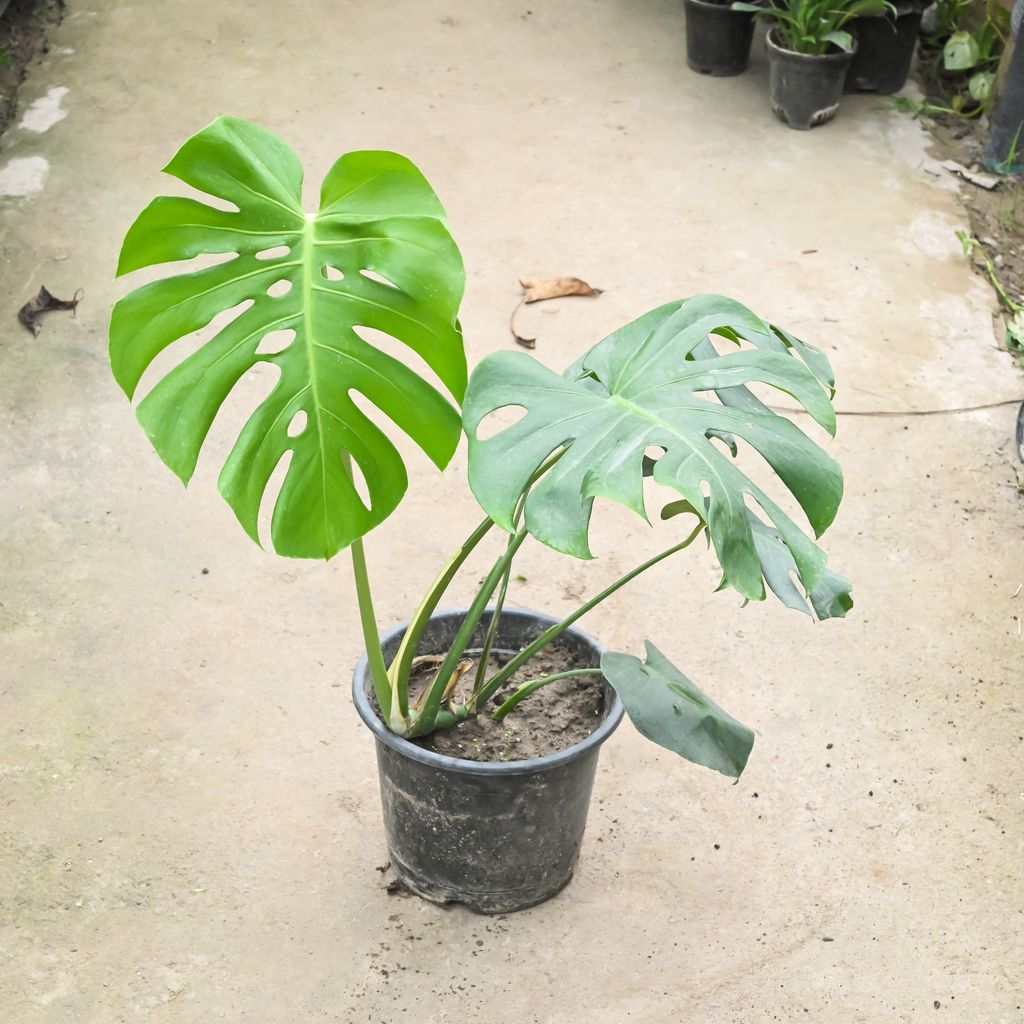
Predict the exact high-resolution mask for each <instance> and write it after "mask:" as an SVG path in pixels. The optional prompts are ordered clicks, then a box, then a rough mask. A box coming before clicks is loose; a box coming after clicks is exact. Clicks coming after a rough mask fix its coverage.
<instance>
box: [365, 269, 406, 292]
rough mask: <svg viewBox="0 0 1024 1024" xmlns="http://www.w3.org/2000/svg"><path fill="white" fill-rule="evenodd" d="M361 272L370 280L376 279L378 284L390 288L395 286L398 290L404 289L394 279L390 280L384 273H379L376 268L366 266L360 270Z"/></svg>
mask: <svg viewBox="0 0 1024 1024" xmlns="http://www.w3.org/2000/svg"><path fill="white" fill-rule="evenodd" d="M359 273H360V274H362V276H363V277H365V278H367V279H368V280H370V281H376V282H377V283H378V284H383V285H386V286H387V287H388V288H394V290H395V291H396V292H398V291H401V290H402V289H401V288H399V287H398V285H397V284H395V282H394V281H389V280H388V279H387V278H386V277H385V276H384V275H383V274H378V273H377V271H376V270H369V269H368V268H364V269H363V270H360V271H359Z"/></svg>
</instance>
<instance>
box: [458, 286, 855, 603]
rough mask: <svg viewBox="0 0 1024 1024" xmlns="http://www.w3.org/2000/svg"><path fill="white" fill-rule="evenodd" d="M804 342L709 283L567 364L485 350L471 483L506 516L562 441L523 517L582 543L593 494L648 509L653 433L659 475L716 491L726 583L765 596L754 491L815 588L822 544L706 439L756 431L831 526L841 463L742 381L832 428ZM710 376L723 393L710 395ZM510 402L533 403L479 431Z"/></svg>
mask: <svg viewBox="0 0 1024 1024" xmlns="http://www.w3.org/2000/svg"><path fill="white" fill-rule="evenodd" d="M709 334H721V335H723V336H724V337H727V338H746V339H748V340H749V339H753V338H756V339H758V341H759V342H760V343H761V344H763V345H764V347H763V348H754V349H748V348H744V349H739V350H737V351H734V352H730V353H727V354H725V355H719V354H718V353H717V352H716V351H715V349H714V348H713V346H711V344H710V341H709V340H708V336H709ZM755 343H757V342H755ZM796 351H797V350H796V349H795V348H793V347H787V344H786V342H785V340H784V339H783V338H782V337H780V336H779V335H778V334H776V333H775V332H774V331H772V329H771V328H770V327H769V325H767V324H765V323H764V322H763V321H761V320H760V319H759V318H757V317H756V316H755V315H754V314H753V313H751V312H750V310H748V309H746V308H745V307H743V306H741V305H740V304H739V303H736V302H734V301H732V300H730V299H725V298H723V297H722V296H715V295H710V296H709V295H703V296H697V297H695V298H692V299H687V300H685V301H683V302H677V303H671V304H670V305H668V306H663V307H661V308H660V309H656V310H653V311H652V312H651V313H648V314H646V315H645V316H642V317H640V318H639V319H638V320H635V321H633V322H632V323H631V324H627V325H626V326H625V327H623V328H622V329H620V330H618V331H616V332H615V333H614V334H612V335H610V336H609V337H607V338H605V339H604V341H602V342H600V343H599V344H597V345H596V346H595V347H594V348H592V349H591V350H590V352H589V353H587V355H586V356H585V357H584V358H583V359H582V360H581V361H580V362H579V363H578V364H576V366H574V367H573V368H572V369H571V370H570V371H568V372H567V373H566V375H564V376H559V375H558V374H556V373H554V372H553V371H551V370H549V369H547V368H546V367H544V366H543V365H541V364H540V363H539V362H537V360H535V359H533V358H532V357H531V356H528V355H526V354H525V353H519V352H499V353H496V354H494V355H491V356H488V357H487V358H486V359H484V360H483V362H482V363H481V364H480V365H479V366H478V367H477V369H476V370H475V371H474V373H473V376H472V379H471V381H470V385H469V388H468V390H467V393H466V400H465V403H464V408H463V413H464V416H463V419H464V423H465V426H466V432H467V434H468V436H469V477H470V485H471V487H472V488H473V492H474V494H475V495H476V497H477V500H478V501H479V502H480V504H481V505H482V506H483V508H484V509H485V510H486V511H487V513H488V514H489V515H490V516H492V517H493V518H494V519H495V521H496V522H497V523H498V524H499V525H500V526H501V527H502V528H503V529H510V527H511V524H512V516H513V513H514V511H515V507H516V503H517V501H518V499H519V496H520V495H521V493H522V491H523V489H524V487H525V486H526V483H527V481H528V480H529V479H530V478H531V477H532V476H533V474H534V473H535V472H536V471H537V469H538V468H539V467H540V466H541V464H542V463H543V462H544V461H545V459H547V457H548V456H549V455H550V454H552V453H553V452H555V451H557V450H559V449H560V448H563V447H564V448H565V452H564V454H563V455H562V456H561V458H560V459H559V460H558V462H557V463H555V465H554V466H553V467H552V468H551V469H550V470H548V472H546V473H545V474H544V475H543V476H542V477H541V478H540V480H538V481H537V483H536V484H534V485H533V487H532V488H531V490H530V493H529V496H528V497H527V499H526V504H525V525H526V527H527V529H528V530H529V531H530V533H532V534H533V536H534V537H536V538H537V539H538V540H540V541H542V542H543V543H545V544H547V545H549V546H550V547H553V548H555V549H556V550H558V551H563V552H566V553H568V554H571V555H575V556H576V557H580V558H589V557H590V548H589V544H588V536H587V535H588V528H589V522H590V515H591V509H592V505H593V501H594V498H596V497H605V498H610V499H611V500H613V501H617V502H619V503H621V504H623V505H625V506H626V507H627V508H631V509H633V510H634V511H635V512H637V513H638V514H639V515H642V516H645V517H646V510H645V506H644V497H643V465H644V454H645V452H646V449H647V448H648V447H657V448H661V449H663V451H664V454H663V455H661V457H660V458H658V459H657V461H656V462H655V464H654V466H653V476H654V479H655V481H656V482H658V483H659V484H663V485H665V486H668V487H671V488H672V489H674V490H675V491H677V492H678V493H679V494H680V495H681V496H682V497H683V498H685V499H686V500H687V501H689V502H690V503H691V504H692V505H693V506H694V507H695V508H703V507H704V493H703V487H704V486H706V487H707V488H708V489H709V491H710V500H709V504H708V513H707V522H708V530H709V533H710V536H711V541H712V543H713V544H714V547H715V551H716V553H717V555H718V559H719V561H720V562H721V565H722V570H723V580H722V586H731V587H734V588H735V589H736V590H738V591H739V592H740V593H741V594H742V595H743V596H744V597H747V598H752V599H755V600H760V599H763V598H764V596H765V588H764V581H763V578H762V572H761V566H760V561H759V558H758V554H757V549H756V546H755V542H754V536H753V532H752V530H751V527H750V520H749V517H748V514H747V508H746V504H745V496H746V495H749V496H751V497H752V498H753V500H754V501H756V502H757V504H758V505H760V507H761V508H762V509H763V510H764V512H765V514H766V515H767V517H768V519H769V520H770V521H771V522H772V523H773V524H774V526H775V527H776V528H777V529H778V530H779V533H780V535H781V536H782V537H783V538H784V541H785V544H786V546H787V548H788V549H789V550H790V551H791V552H792V554H793V558H794V561H795V563H796V565H797V567H798V570H799V573H800V576H801V579H803V580H804V582H805V584H806V585H807V586H808V587H809V588H813V587H814V586H815V585H816V584H817V582H818V580H819V579H820V578H821V576H822V574H823V572H824V569H825V555H824V553H823V552H822V551H821V550H820V549H819V548H818V547H817V545H815V544H814V543H813V542H812V541H811V539H810V538H809V537H808V536H807V535H806V534H805V533H804V532H803V530H802V529H801V528H800V527H799V526H797V524H796V523H795V522H794V521H793V520H792V519H791V518H790V517H789V516H788V515H787V514H786V513H785V512H783V511H782V509H781V508H780V507H779V506H778V505H777V504H776V503H775V502H774V501H773V500H772V498H771V497H770V496H769V495H768V494H767V493H766V492H765V491H764V490H763V489H762V488H761V487H760V486H759V485H757V484H755V483H754V482H753V480H751V479H750V478H749V477H748V476H746V475H745V473H744V472H743V471H742V470H741V469H740V468H739V465H738V464H737V463H735V462H734V461H733V460H732V458H731V456H730V453H728V452H725V451H723V450H722V449H721V448H720V447H719V446H718V445H717V444H716V443H715V442H713V441H712V438H714V437H720V436H721V435H722V434H726V435H730V436H732V437H735V438H737V439H739V440H742V441H745V442H746V443H747V444H749V445H751V446H752V447H753V448H755V449H756V450H757V451H758V452H760V454H761V455H762V456H763V457H764V458H765V460H766V461H767V462H768V464H769V465H770V466H771V467H772V468H773V469H774V470H775V472H776V474H777V475H778V477H779V478H780V479H781V480H782V482H783V483H784V484H785V486H786V487H787V488H788V489H789V491H790V492H791V493H792V494H793V496H794V497H795V498H796V500H797V502H798V503H799V504H800V506H801V507H802V508H803V510H804V513H805V514H806V516H807V519H808V521H809V523H810V526H811V528H812V529H813V531H814V533H815V535H820V534H821V533H822V532H823V531H824V530H825V529H826V528H827V527H828V525H829V524H830V523H831V522H832V520H833V518H834V516H835V513H836V509H837V507H838V504H839V499H840V497H841V495H842V474H841V472H840V470H839V467H838V465H837V464H836V463H835V461H834V460H833V459H831V458H830V457H829V456H828V455H827V454H826V453H825V452H823V451H822V450H821V449H820V448H819V447H818V446H817V445H816V444H814V442H812V441H811V440H810V439H809V438H808V437H807V436H806V435H805V434H804V433H803V432H802V431H801V430H800V429H799V428H798V427H797V426H796V425H795V424H793V423H791V422H790V421H789V420H787V419H785V418H784V417H782V416H779V415H777V414H776V413H774V412H772V411H771V410H770V409H768V407H767V406H766V405H764V404H763V403H762V402H761V401H760V400H759V399H757V398H756V397H755V396H754V395H753V394H752V393H751V392H750V391H749V390H748V389H747V388H746V385H747V384H749V383H754V382H759V383H763V384H767V385H769V386H770V387H773V388H776V389H777V390H779V391H782V392H784V393H786V394H788V395H789V396H791V397H792V398H793V399H795V400H796V401H797V402H799V403H800V404H801V405H802V406H803V407H804V408H805V409H806V410H807V411H808V412H809V413H811V415H812V416H813V417H814V418H815V419H816V420H817V421H818V422H819V423H820V424H822V425H823V426H825V427H826V429H828V430H830V431H833V430H834V429H835V413H834V411H833V409H832V405H831V401H830V398H829V393H828V391H827V390H826V388H825V387H824V386H823V385H822V384H821V382H820V381H819V380H818V378H817V377H816V376H815V374H814V373H812V371H811V370H810V369H808V368H807V366H805V365H804V364H803V363H802V362H801V361H800V360H799V359H798V358H796V356H795V355H794V353H795V352H796ZM712 391H713V392H715V393H716V395H717V396H718V399H719V400H715V399H714V398H712V397H709V396H708V395H707V392H712ZM508 406H520V407H523V408H525V409H526V415H525V416H523V417H522V418H521V419H520V420H519V421H518V422H516V423H515V424H513V425H512V426H511V427H508V428H507V429H505V430H502V431H500V432H498V433H497V434H495V435H494V436H493V437H490V438H487V439H486V440H482V439H481V438H480V437H479V436H478V427H479V426H480V424H481V422H482V421H483V420H484V419H485V418H486V417H487V416H488V415H490V414H491V413H492V412H494V411H496V410H498V409H501V408H505V407H508Z"/></svg>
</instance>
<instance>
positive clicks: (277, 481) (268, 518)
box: [256, 449, 292, 551]
mask: <svg viewBox="0 0 1024 1024" xmlns="http://www.w3.org/2000/svg"><path fill="white" fill-rule="evenodd" d="M291 461H292V451H291V449H288V450H287V451H285V453H284V455H283V456H282V457H281V460H280V462H278V464H277V465H276V466H275V467H274V472H273V473H271V474H270V479H269V480H268V481H267V486H266V488H264V491H263V497H262V498H261V499H260V511H259V516H258V517H257V520H256V533H257V536H258V537H259V539H260V544H261V546H262V547H263V549H264V550H265V551H273V550H274V545H273V539H272V537H271V534H272V530H273V521H274V509H275V508H276V507H277V500H278V498H279V497H280V495H281V488H282V487H283V486H284V480H285V477H286V476H287V475H288V467H289V466H290V465H291Z"/></svg>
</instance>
